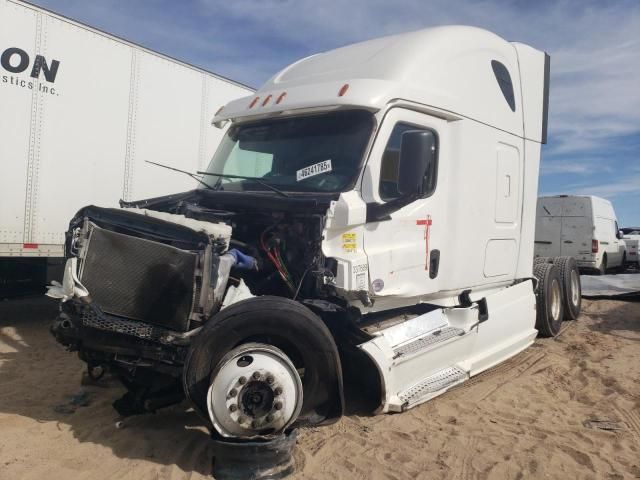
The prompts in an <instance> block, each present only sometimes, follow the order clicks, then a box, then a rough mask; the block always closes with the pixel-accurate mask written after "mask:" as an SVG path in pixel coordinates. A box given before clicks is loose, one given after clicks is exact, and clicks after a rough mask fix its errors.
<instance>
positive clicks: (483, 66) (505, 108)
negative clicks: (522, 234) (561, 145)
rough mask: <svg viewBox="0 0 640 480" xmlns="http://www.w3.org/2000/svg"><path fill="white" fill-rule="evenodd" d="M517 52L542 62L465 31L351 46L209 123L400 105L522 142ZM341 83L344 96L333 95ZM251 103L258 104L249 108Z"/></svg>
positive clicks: (280, 78) (433, 31)
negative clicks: (506, 77) (503, 78)
mask: <svg viewBox="0 0 640 480" xmlns="http://www.w3.org/2000/svg"><path fill="white" fill-rule="evenodd" d="M520 50H522V51H525V50H529V52H527V53H533V54H538V55H542V56H544V54H543V52H538V51H536V50H534V49H532V48H531V47H528V46H526V45H522V44H512V43H510V42H507V41H506V40H504V39H502V38H501V37H499V36H497V35H495V34H493V33H491V32H488V31H487V30H483V29H480V28H476V27H467V26H444V27H436V28H428V29H424V30H418V31H416V32H410V33H404V34H400V35H393V36H388V37H383V38H378V39H375V40H369V41H366V42H361V43H356V44H354V45H349V46H346V47H342V48H338V49H336V50H331V51H328V52H325V53H320V54H317V55H312V56H310V57H307V58H304V59H302V60H300V61H298V62H296V63H293V64H292V65H290V66H288V67H286V68H285V69H283V70H282V71H280V72H279V73H277V74H276V75H275V76H273V77H272V78H271V79H270V80H269V81H268V82H267V83H265V84H264V85H263V86H262V87H261V88H260V89H259V90H258V91H257V92H256V94H255V95H252V96H249V97H245V98H242V99H239V100H236V101H233V102H231V103H229V104H228V105H227V106H226V107H225V108H224V109H223V110H222V111H221V112H220V113H219V115H218V116H216V118H214V122H218V121H221V120H225V119H234V120H242V119H248V118H250V117H256V116H263V115H264V116H266V115H274V114H278V113H282V114H291V113H295V112H296V110H300V109H309V108H314V107H316V108H320V107H328V106H338V107H340V106H357V107H362V108H367V109H370V110H372V111H377V110H379V109H381V108H383V107H384V106H385V105H386V104H387V103H388V102H390V101H392V100H395V99H403V100H409V101H413V102H416V103H420V104H423V105H426V106H430V107H434V108H437V109H439V110H443V111H445V112H449V113H451V114H454V115H456V116H460V117H468V118H472V119H474V120H477V121H480V122H483V123H486V124H490V125H492V126H495V127H497V128H500V129H503V130H505V131H508V132H510V133H513V134H515V135H518V136H523V125H522V124H523V120H522V110H521V109H522V106H521V99H522V96H521V92H520V81H519V78H520V76H519V73H518V53H517V52H519V51H520ZM494 60H495V61H497V62H500V63H501V64H503V65H504V66H505V67H506V68H507V70H508V72H509V74H510V77H511V80H512V84H513V90H514V97H515V106H516V108H515V112H513V111H512V110H511V108H510V107H509V104H508V103H507V101H506V100H505V97H504V96H503V93H502V92H501V90H500V86H499V85H498V82H497V80H496V75H495V74H494V71H493V68H492V63H491V62H492V61H494ZM345 83H348V84H349V88H348V90H347V91H346V93H345V94H344V95H343V96H338V92H339V90H340V89H341V87H342V86H343V85H344V84H345ZM284 92H286V95H285V96H284V97H283V98H282V99H281V101H280V103H279V104H276V101H277V99H278V98H280V96H281V95H282V93H284ZM256 97H259V100H257V101H255V102H254V100H255V98H256ZM265 102H266V103H265Z"/></svg>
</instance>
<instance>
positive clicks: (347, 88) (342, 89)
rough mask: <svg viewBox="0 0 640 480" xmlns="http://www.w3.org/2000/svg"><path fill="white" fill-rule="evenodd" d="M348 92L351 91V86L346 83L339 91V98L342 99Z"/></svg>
mask: <svg viewBox="0 0 640 480" xmlns="http://www.w3.org/2000/svg"><path fill="white" fill-rule="evenodd" d="M347 90H349V84H348V83H345V84H344V85H342V87H341V88H340V90H338V96H339V97H342V96H343V95H344V94H345V93H347Z"/></svg>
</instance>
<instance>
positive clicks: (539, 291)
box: [533, 263, 564, 337]
mask: <svg viewBox="0 0 640 480" xmlns="http://www.w3.org/2000/svg"><path fill="white" fill-rule="evenodd" d="M533 275H534V276H535V277H536V278H537V279H538V286H537V288H536V329H537V330H538V332H540V336H542V337H555V336H556V335H557V334H558V333H560V326H561V325H562V317H563V315H564V312H563V302H562V279H561V278H560V272H559V271H558V268H557V267H556V266H555V265H553V264H552V263H538V264H536V265H534V266H533Z"/></svg>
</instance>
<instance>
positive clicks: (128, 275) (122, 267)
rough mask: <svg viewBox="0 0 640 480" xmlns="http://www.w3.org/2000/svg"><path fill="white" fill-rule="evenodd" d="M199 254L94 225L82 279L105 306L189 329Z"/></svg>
mask: <svg viewBox="0 0 640 480" xmlns="http://www.w3.org/2000/svg"><path fill="white" fill-rule="evenodd" d="M195 269H196V255H195V254H193V253H191V252H187V251H184V250H180V249H177V248H175V247H171V246H169V245H164V244H161V243H157V242H152V241H149V240H144V239H141V238H136V237H132V236H129V235H123V234H120V233H116V232H111V231H109V230H105V229H102V228H99V227H96V226H94V227H93V228H92V230H91V234H90V237H89V244H88V249H87V254H86V256H85V259H84V262H83V266H82V272H81V281H82V283H83V284H84V285H85V286H86V287H87V289H88V290H89V293H90V294H91V296H92V298H93V300H94V301H95V302H96V303H97V304H98V305H99V306H100V308H101V309H102V311H104V312H105V313H108V314H112V315H116V316H118V317H125V318H127V319H132V320H139V321H144V322H147V323H151V324H154V325H159V326H162V327H166V328H169V329H171V330H177V331H186V330H187V329H188V326H189V315H190V313H191V308H192V303H193V295H194V275H195Z"/></svg>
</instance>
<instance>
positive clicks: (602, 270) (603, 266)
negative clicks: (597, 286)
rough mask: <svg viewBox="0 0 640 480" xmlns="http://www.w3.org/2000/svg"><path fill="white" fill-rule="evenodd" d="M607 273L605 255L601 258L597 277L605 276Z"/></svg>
mask: <svg viewBox="0 0 640 480" xmlns="http://www.w3.org/2000/svg"><path fill="white" fill-rule="evenodd" d="M606 273H607V254H606V253H605V254H604V255H603V256H602V261H601V262H600V267H598V275H605V274H606Z"/></svg>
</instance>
